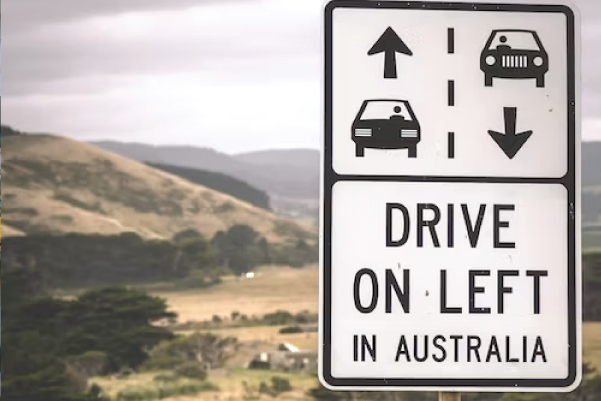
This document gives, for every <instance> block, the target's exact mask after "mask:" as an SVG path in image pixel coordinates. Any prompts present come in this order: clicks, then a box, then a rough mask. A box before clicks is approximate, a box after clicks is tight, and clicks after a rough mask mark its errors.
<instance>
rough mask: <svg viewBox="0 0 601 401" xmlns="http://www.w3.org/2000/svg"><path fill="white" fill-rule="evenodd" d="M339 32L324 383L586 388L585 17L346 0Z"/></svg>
mask: <svg viewBox="0 0 601 401" xmlns="http://www.w3.org/2000/svg"><path fill="white" fill-rule="evenodd" d="M325 24H326V25H325V37H324V39H325V79H324V83H325V95H326V101H325V135H324V147H323V149H324V152H323V161H322V163H323V166H322V173H323V180H322V183H323V191H322V196H323V213H322V222H321V223H322V227H321V229H322V239H323V243H322V255H321V256H322V258H321V267H322V283H321V286H320V288H321V294H320V295H321V297H320V302H321V313H322V315H321V318H320V337H321V338H320V340H321V341H320V346H321V349H320V372H319V373H320V380H321V382H322V383H323V384H324V385H325V386H326V387H328V388H331V389H335V390H373V389H380V390H383V391H385V390H394V389H396V390H438V391H519V392H528V391H533V392H543V391H554V392H560V391H571V390H573V389H574V388H575V387H576V386H577V385H578V384H579V382H580V376H581V372H580V364H581V355H580V354H581V350H580V349H581V344H580V337H581V334H580V333H581V327H580V326H581V317H580V281H579V280H580V234H579V233H580V203H579V191H580V171H579V168H580V159H579V157H580V155H579V152H578V151H577V149H578V147H579V144H580V135H579V125H578V124H579V121H578V118H579V116H578V113H579V105H578V103H577V100H578V96H579V86H578V82H579V78H578V77H579V67H578V64H577V62H578V60H577V58H578V57H579V55H578V54H577V53H576V49H578V45H579V42H578V36H577V32H578V29H577V26H578V19H577V17H576V16H575V15H574V12H573V11H572V10H571V9H570V8H568V7H567V6H562V5H545V6H542V5H516V4H511V5H509V4H505V5H498V4H495V5H491V4H473V3H469V4H468V3H423V2H375V1H337V0H335V1H332V2H330V3H328V4H327V5H326V6H325Z"/></svg>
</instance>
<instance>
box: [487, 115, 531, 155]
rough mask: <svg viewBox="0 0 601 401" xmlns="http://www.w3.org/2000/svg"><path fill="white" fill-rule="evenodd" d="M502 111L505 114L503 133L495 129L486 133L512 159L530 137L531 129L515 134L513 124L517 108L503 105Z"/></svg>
mask: <svg viewBox="0 0 601 401" xmlns="http://www.w3.org/2000/svg"><path fill="white" fill-rule="evenodd" d="M503 113H504V114H505V134H502V133H500V132H497V131H488V133H489V134H490V136H491V137H492V139H494V140H495V142H496V143H497V145H499V147H500V148H501V149H502V150H503V152H505V154H506V155H507V157H509V158H510V159H513V157H514V156H515V155H516V154H517V153H518V152H519V151H520V149H521V148H522V146H524V144H525V143H526V141H527V140H528V138H530V135H532V131H524V132H520V133H518V134H516V132H515V125H516V113H517V110H516V108H515V107H504V108H503Z"/></svg>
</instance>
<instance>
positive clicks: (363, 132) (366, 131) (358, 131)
mask: <svg viewBox="0 0 601 401" xmlns="http://www.w3.org/2000/svg"><path fill="white" fill-rule="evenodd" d="M355 136H371V128H355Z"/></svg>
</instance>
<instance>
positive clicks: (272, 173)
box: [92, 141, 319, 199]
mask: <svg viewBox="0 0 601 401" xmlns="http://www.w3.org/2000/svg"><path fill="white" fill-rule="evenodd" d="M92 144H94V145H95V146H98V147H100V148H102V149H105V150H108V151H111V152H114V153H117V154H119V155H122V156H125V157H127V158H130V159H134V160H138V161H143V162H150V163H160V164H169V165H173V166H179V167H188V168H195V169H201V170H209V171H214V172H219V173H223V174H227V175H229V176H232V177H235V178H237V179H240V180H243V181H246V182H247V183H249V184H250V185H252V186H254V187H257V188H259V189H261V190H263V191H266V192H268V193H269V195H275V196H276V197H282V198H301V199H316V198H318V197H319V152H318V151H317V150H270V151H262V152H252V153H244V154H240V155H228V154H225V153H221V152H217V151H216V150H213V149H209V148H200V147H192V146H151V145H144V144H139V143H122V142H112V141H101V142H92Z"/></svg>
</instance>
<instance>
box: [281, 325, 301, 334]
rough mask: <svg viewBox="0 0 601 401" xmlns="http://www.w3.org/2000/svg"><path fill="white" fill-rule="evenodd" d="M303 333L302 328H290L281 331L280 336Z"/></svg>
mask: <svg viewBox="0 0 601 401" xmlns="http://www.w3.org/2000/svg"><path fill="white" fill-rule="evenodd" d="M302 332H303V330H302V329H301V328H300V326H288V327H283V328H281V329H280V334H295V333H302Z"/></svg>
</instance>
